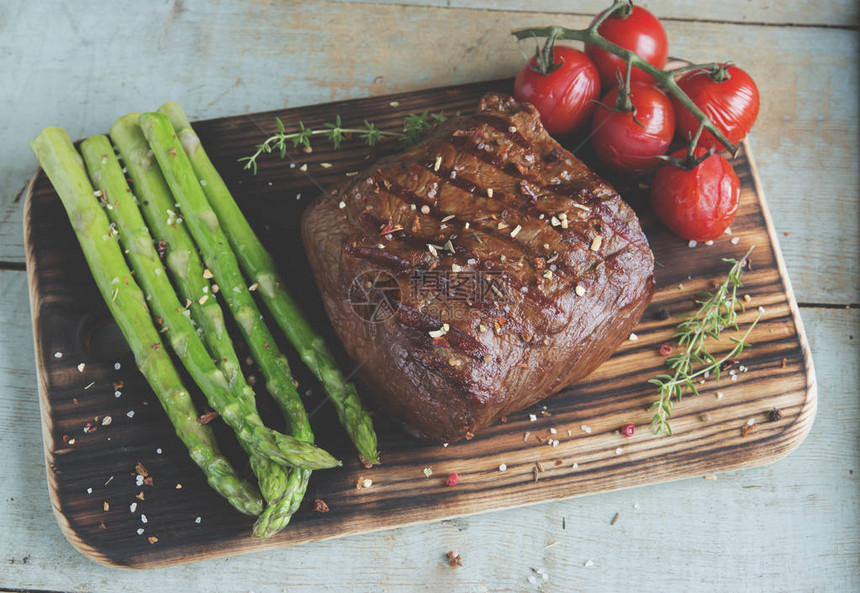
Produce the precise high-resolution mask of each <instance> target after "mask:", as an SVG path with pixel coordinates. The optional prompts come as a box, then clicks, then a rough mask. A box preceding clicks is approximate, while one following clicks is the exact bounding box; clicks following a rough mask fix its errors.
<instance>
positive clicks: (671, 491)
mask: <svg viewBox="0 0 860 593" xmlns="http://www.w3.org/2000/svg"><path fill="white" fill-rule="evenodd" d="M144 5H145V6H146V8H147V9H146V11H143V10H142V9H141V6H144ZM605 5H606V3H604V2H600V1H597V0H583V1H581V2H563V1H562V2H559V1H554V2H551V1H550V0H531V1H528V0H509V1H504V0H477V1H475V2H466V1H465V0H391V1H389V2H361V3H354V2H326V3H299V2H288V1H286V0H281V1H276V2H270V1H266V0H246V1H237V0H221V1H220V2H219V1H205V0H184V1H183V0H173V1H167V0H158V1H150V2H146V3H139V2H131V1H128V2H126V1H119V0H117V1H114V2H98V3H96V2H90V1H83V0H82V1H80V2H75V3H69V2H62V1H60V0H41V1H40V2H23V1H17V2H15V1H11V2H3V3H2V4H0V72H2V73H3V81H2V83H0V121H2V122H3V126H4V129H5V132H4V134H3V137H2V138H3V142H2V143H0V450H2V451H3V454H2V455H0V534H2V535H0V591H30V590H34V591H68V592H71V591H123V592H127V593H136V592H144V591H153V590H155V591H164V592H165V593H168V592H173V591H182V592H197V591H200V592H204V591H205V592H210V591H226V592H232V591H236V592H249V591H254V592H268V591H272V592H282V591H290V592H293V591H389V592H392V593H393V592H411V591H494V592H495V591H535V590H540V591H558V592H568V591H578V590H586V591H612V592H616V591H628V590H633V591H649V590H651V591H657V590H659V591H679V592H681V591H682V592H692V591H703V592H713V591H726V592H732V593H737V592H742V591H751V592H770V591H774V592H777V591H778V592H811V591H815V592H824V591H836V592H842V591H857V590H860V489H858V479H860V397H858V395H860V390H858V383H860V357H858V352H857V341H858V334H860V281H858V280H860V273H858V260H860V245H858V243H859V242H860V214H858V212H860V210H858V207H860V174H858V165H857V163H858V157H857V154H858V123H857V122H858V120H857V118H858V68H857V66H858V53H860V52H858V50H860V48H858V32H857V31H858V5H857V3H856V1H855V0H832V1H830V2H813V0H785V1H782V2H776V1H774V0H758V1H756V2H749V1H748V0H723V1H721V2H717V3H703V2H697V1H694V0H684V1H681V2H678V1H675V2H672V1H670V0H653V1H651V2H647V3H645V6H647V7H648V8H649V9H651V10H652V11H654V12H655V13H657V14H658V15H659V16H661V17H662V18H663V22H664V25H665V27H666V30H667V32H668V34H669V39H670V43H671V50H670V51H671V53H672V54H673V55H677V56H683V57H685V58H688V59H692V60H695V61H710V60H712V59H732V60H734V61H735V62H736V63H738V64H739V65H741V66H743V67H744V68H745V69H747V70H748V71H749V72H750V73H751V74H752V75H753V76H754V78H755V79H756V81H757V83H758V85H759V88H760V90H761V94H762V109H761V113H760V116H759V120H758V124H757V126H756V128H755V131H754V132H753V134H752V136H751V144H752V148H753V151H754V154H755V156H756V159H757V162H758V166H759V172H760V175H761V179H762V184H763V186H764V191H765V194H766V195H767V197H768V202H769V205H770V209H771V212H772V215H773V219H774V222H775V225H776V229H777V231H778V233H779V237H780V240H781V245H782V250H783V253H784V255H785V259H786V263H787V266H788V271H789V275H790V277H791V280H792V283H793V285H794V290H795V293H796V296H797V300H798V302H799V303H800V307H801V315H802V318H803V321H804V323H805V326H806V331H807V333H808V336H809V341H810V344H811V348H812V353H813V358H814V360H815V366H816V370H817V376H818V383H819V387H818V394H819V407H818V416H817V418H816V421H815V425H814V426H813V428H812V431H811V433H810V435H809V437H808V438H807V439H806V441H805V442H804V443H803V444H802V445H801V446H800V448H799V449H798V450H797V451H795V452H794V453H792V454H791V455H790V456H789V457H787V458H785V459H783V460H781V461H779V462H777V463H775V464H773V465H769V466H766V467H762V468H757V469H750V470H744V471H738V472H733V473H727V474H720V475H718V476H716V478H717V479H715V480H702V479H691V480H685V481H681V482H673V483H667V484H660V485H655V486H648V487H644V488H638V489H633V490H624V491H619V492H613V493H609V494H601V495H595V496H591V497H586V498H578V499H571V500H567V501H558V502H553V503H548V504H540V505H535V506H531V507H526V508H522V509H517V510H511V511H504V512H495V513H490V514H486V515H481V516H474V517H469V518H464V519H457V520H451V521H443V522H440V523H435V524H428V525H419V526H413V527H408V528H403V529H397V530H394V531H385V532H380V533H375V534H369V535H363V536H356V537H350V538H344V539H339V540H332V541H327V542H321V543H315V544H307V545H302V546H298V547H294V548H285V549H282V550H277V551H273V552H264V553H258V554H251V555H247V556H241V557H235V558H229V559H221V560H212V561H206V562H201V563H196V564H191V565H185V566H180V567H173V568H168V569H159V570H153V571H148V572H146V573H135V572H128V571H120V570H116V569H110V568H106V567H103V566H99V565H96V564H94V563H92V562H91V561H89V560H87V559H86V558H84V557H83V556H81V555H80V554H79V553H78V552H76V551H75V550H74V549H73V548H72V547H71V545H70V544H69V543H68V542H66V540H65V539H64V538H63V536H62V535H61V533H60V531H59V529H58V527H57V525H56V523H55V520H54V517H53V514H52V512H51V505H50V502H49V498H48V490H47V485H46V482H45V466H44V458H43V453H42V443H41V431H40V416H39V404H38V398H37V393H36V376H35V362H34V357H33V339H32V333H31V327H30V313H29V304H28V297H27V283H26V274H25V271H24V248H23V236H22V228H21V217H22V207H23V203H22V198H21V196H22V191H23V186H24V184H25V183H26V182H27V180H28V179H29V177H30V176H31V175H32V173H33V171H34V170H35V168H36V163H35V160H34V158H33V157H32V155H31V153H30V150H29V147H28V146H27V142H28V141H29V140H30V139H32V138H33V137H34V136H35V135H36V134H37V133H38V131H39V130H40V129H41V128H42V127H44V126H47V125H57V126H61V127H64V128H66V129H67V130H68V131H69V133H70V134H71V136H72V137H83V136H86V135H91V134H95V133H101V132H104V131H106V130H107V128H108V127H109V125H110V123H111V122H113V121H114V120H115V119H116V118H117V117H118V116H120V115H122V114H124V113H126V112H129V111H135V110H141V109H146V108H152V107H155V106H157V105H159V104H160V103H162V102H163V101H165V100H168V99H175V100H178V101H179V102H180V103H182V104H183V105H184V106H185V108H186V110H187V111H188V112H189V115H190V116H191V117H192V119H195V118H206V117H216V116H221V115H228V114H237V113H245V112H253V111H261V110H266V109H275V108H278V107H283V106H296V105H303V104H311V103H318V102H324V101H329V100H334V99H346V98H354V97H363V96H370V95H377V94H385V93H390V92H396V91H402V90H410V89H418V88H427V87H432V86H440V85H446V84H452V83H458V82H468V81H476V80H486V79H493V78H501V77H505V76H512V75H513V74H515V72H516V71H517V69H518V68H519V66H520V64H521V60H522V55H521V52H529V51H530V47H529V44H527V43H524V44H522V45H520V46H518V45H517V44H516V43H515V42H514V41H513V39H512V38H511V37H510V36H509V35H508V32H509V31H510V30H511V29H512V28H514V27H522V26H527V25H537V24H550V23H557V24H563V25H572V26H584V25H586V24H587V23H588V21H589V20H590V15H592V14H594V13H595V12H596V11H598V10H599V9H601V8H602V7H603V6H605ZM616 513H618V514H619V519H618V520H617V522H616V523H615V524H614V525H611V524H610V522H611V520H612V518H613V516H614V515H615V514H616ZM449 550H456V551H457V552H459V553H460V554H461V556H462V558H463V564H464V566H463V567H460V568H450V567H449V566H448V565H447V563H446V561H445V558H444V556H445V553H446V552H448V551H449ZM544 575H545V576H544Z"/></svg>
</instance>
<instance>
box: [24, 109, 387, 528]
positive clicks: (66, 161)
mask: <svg viewBox="0 0 860 593" xmlns="http://www.w3.org/2000/svg"><path fill="white" fill-rule="evenodd" d="M31 147H32V148H33V152H34V153H35V155H36V158H37V159H38V160H39V162H40V164H41V165H42V168H43V169H44V170H45V173H46V174H47V175H48V178H49V179H50V180H51V183H52V184H53V185H54V188H55V189H56V190H57V193H58V194H59V196H60V199H61V201H62V202H63V205H64V207H65V209H66V212H67V214H68V216H69V219H70V220H71V222H72V226H73V227H74V230H75V234H76V236H77V238H78V241H79V243H80V245H81V247H82V249H83V252H84V255H85V257H86V259H87V262H88V264H89V266H90V270H91V271H92V273H93V278H94V279H95V281H96V284H97V285H98V288H99V291H100V292H101V294H102V296H103V297H104V299H105V302H106V303H107V306H108V308H109V309H110V311H111V314H112V315H113V317H114V319H115V320H116V322H117V324H118V325H119V327H120V329H121V330H122V332H123V334H124V335H125V338H126V340H127V341H128V343H129V346H130V347H131V350H132V352H133V354H134V357H135V360H136V362H137V366H138V368H139V369H140V370H141V372H142V373H143V375H144V377H145V378H146V379H147V381H148V382H149V384H150V386H151V387H152V389H153V391H154V392H155V394H156V395H157V396H158V399H159V401H160V402H161V404H162V406H163V407H164V410H165V411H166V412H167V416H168V417H169V418H170V421H171V422H172V423H173V425H174V428H175V429H176V433H177V435H178V436H179V438H180V439H181V440H182V441H183V443H184V444H185V445H186V447H187V448H188V450H189V452H190V454H191V457H192V459H193V460H194V461H195V463H196V464H197V465H198V466H199V467H200V468H201V469H202V470H203V472H204V474H205V475H206V477H207V479H208V481H209V484H210V485H211V486H212V488H213V489H214V490H216V491H217V492H218V493H220V494H221V495H222V496H224V497H225V498H226V499H227V500H228V501H229V502H230V503H231V504H232V505H233V507H234V508H236V509H237V510H239V511H240V512H242V513H246V514H249V515H255V516H258V518H257V521H256V522H255V524H254V535H256V536H257V537H261V538H267V537H271V536H272V535H274V534H275V533H277V532H279V531H280V530H282V529H283V528H284V527H286V526H287V524H288V523H289V521H290V518H291V517H292V515H293V514H294V513H295V512H296V510H297V509H298V507H299V504H300V503H301V501H302V498H303V497H304V493H305V490H306V488H307V484H308V479H309V477H310V473H311V470H317V469H323V468H329V467H334V466H337V465H340V462H339V461H337V460H336V459H335V458H334V457H332V456H331V455H330V454H328V453H327V452H326V451H324V450H322V449H320V448H319V447H316V446H315V445H314V444H313V441H314V435H313V431H312V430H311V426H310V422H309V421H308V417H307V414H306V412H305V409H304V406H303V404H302V402H301V399H300V397H299V394H298V392H297V391H296V384H295V382H294V380H293V377H292V374H291V371H290V367H289V365H288V363H287V359H286V357H285V356H284V355H283V353H281V352H280V350H279V349H278V346H277V344H276V342H275V338H274V336H273V335H272V334H271V332H270V330H269V328H268V327H267V325H266V323H265V321H264V317H263V315H262V314H261V312H260V310H259V308H258V307H257V304H256V301H255V300H254V298H253V296H252V295H251V292H250V291H251V289H250V288H249V285H250V286H253V287H257V289H258V294H259V295H260V296H261V300H262V301H263V303H265V306H266V308H267V309H268V311H269V313H270V314H271V316H272V317H273V318H274V319H275V320H276V322H277V324H278V326H279V327H280V328H281V330H282V331H283V332H284V334H285V335H286V336H287V338H288V339H289V341H290V342H291V344H292V345H293V346H294V347H295V348H296V350H297V351H298V352H299V354H300V356H301V358H302V360H303V361H304V362H305V364H307V365H308V367H309V368H310V369H311V370H312V371H313V372H314V374H315V375H316V376H317V377H318V378H319V380H320V381H321V383H322V385H323V386H324V388H325V390H326V393H327V395H328V396H329V398H330V399H331V401H332V403H333V404H334V405H335V408H336V410H337V413H338V418H339V419H340V421H341V423H342V424H343V426H344V428H345V429H346V430H347V432H348V433H349V435H350V437H351V439H352V441H353V443H354V444H355V446H356V448H357V450H358V452H359V453H360V454H361V455H362V456H363V457H364V458H365V459H366V460H367V461H368V462H370V463H377V462H378V457H377V451H376V434H375V432H374V430H373V425H372V423H371V420H370V416H369V415H368V414H367V412H366V411H365V409H364V408H363V407H362V405H361V401H360V400H359V397H358V393H357V392H356V389H355V387H354V385H353V384H351V383H348V382H347V381H346V380H345V378H344V377H343V375H342V374H341V372H340V371H339V370H338V368H337V366H336V364H335V360H334V357H333V356H332V354H331V352H330V351H329V350H328V348H327V347H326V345H325V343H324V341H323V340H322V338H321V337H320V336H319V335H318V334H317V333H316V332H314V330H313V328H312V327H311V326H310V324H309V323H308V322H307V321H306V320H305V318H304V317H303V316H302V314H301V311H300V310H299V308H298V306H297V305H296V303H295V302H294V301H293V299H292V298H291V297H290V295H289V293H288V292H287V291H286V288H285V285H284V282H283V280H282V279H281V278H280V276H279V275H278V273H277V270H276V268H275V265H274V262H273V260H272V258H271V256H270V255H269V254H268V252H267V251H266V250H265V248H264V247H263V245H262V244H261V243H260V241H259V239H258V238H257V237H256V235H255V234H254V232H253V230H252V229H251V227H250V225H249V224H248V222H247V220H246V219H245V217H244V215H243V214H242V212H241V211H240V209H239V207H238V205H237V204H236V202H235V200H234V199H233V197H232V195H231V194H230V192H229V190H228V189H227V186H226V184H225V183H224V181H223V179H222V178H221V176H220V175H219V174H218V172H217V171H216V170H215V167H214V166H213V165H212V162H211V161H210V160H209V157H208V156H207V155H206V152H205V151H204V150H203V147H202V145H201V143H200V139H199V138H198V137H197V135H196V133H195V132H194V130H193V129H192V127H191V125H190V124H189V123H188V120H187V118H186V117H185V114H184V112H183V111H182V108H181V107H179V105H177V104H176V103H172V102H171V103H166V104H165V105H163V106H162V107H161V108H160V110H159V112H154V113H144V114H142V115H140V114H137V113H132V114H129V115H126V116H124V117H122V118H120V119H119V120H118V121H117V122H116V123H115V124H114V125H113V126H112V127H111V130H110V139H108V138H107V137H106V136H94V137H92V138H88V139H87V140H84V141H83V142H82V143H81V145H80V153H78V151H77V150H76V149H75V147H74V145H73V144H72V143H71V141H70V139H69V136H68V134H67V133H66V132H65V131H63V130H61V129H59V128H46V129H44V130H43V131H42V132H41V133H40V134H39V136H38V137H36V139H35V140H33V142H31ZM117 153H119V156H120V158H121V159H122V161H123V162H124V164H125V166H126V172H127V173H128V175H129V177H130V182H131V183H132V186H129V180H128V179H126V175H125V172H124V171H123V168H122V165H121V164H120V162H119V159H118V157H117ZM156 246H159V248H157V247H156ZM160 250H161V251H163V259H162V256H161V255H160V254H159V251H160ZM165 265H166V269H165ZM171 280H172V282H171ZM213 280H214V283H213V282H212V281H213ZM219 300H220V301H222V302H223V303H226V305H227V310H228V311H229V314H230V315H232V316H233V318H234V320H235V321H236V325H237V326H238V328H239V330H240V332H241V334H242V336H243V338H244V339H245V341H246V342H247V344H248V347H249V349H250V351H251V353H252V356H253V358H254V360H255V361H256V363H257V364H258V365H259V367H260V369H261V370H262V374H263V376H264V378H265V387H266V390H267V391H268V392H269V393H270V394H271V395H272V397H274V398H275V400H276V401H277V403H278V405H279V407H280V408H281V410H282V412H283V414H284V417H285V418H286V421H287V427H288V431H289V432H290V433H291V434H284V433H280V432H277V431H275V430H272V429H271V428H268V427H267V426H266V425H265V424H264V423H263V420H262V418H261V417H260V415H259V413H258V412H257V405H256V395H255V393H254V390H253V389H252V388H251V387H250V385H249V384H248V382H247V381H246V379H245V377H244V375H243V373H242V370H241V367H240V364H239V359H238V356H237V354H236V351H235V349H234V345H233V342H232V340H231V338H230V335H229V334H228V332H227V329H226V327H227V326H226V321H225V318H224V312H223V309H222V307H221V305H220V304H219ZM162 335H163V336H165V338H166V340H165V341H166V343H167V344H169V346H170V348H171V349H172V351H173V353H174V354H175V355H176V356H175V358H178V359H179V360H180V361H181V362H182V364H183V366H184V367H185V369H186V370H187V371H188V374H189V376H190V377H191V378H192V379H193V380H194V382H195V383H196V384H197V386H198V387H199V388H200V390H201V391H202V392H203V394H204V395H205V396H206V399H207V402H208V404H209V405H210V406H211V407H212V409H213V410H215V411H216V412H218V414H219V415H220V417H221V418H223V420H224V422H225V423H226V424H227V425H228V426H229V427H230V428H231V429H232V430H233V432H234V434H235V436H236V438H237V440H238V441H239V443H240V445H241V446H242V448H243V449H244V450H245V451H246V452H247V454H248V456H249V460H250V464H251V468H252V470H253V472H254V474H255V476H256V478H257V485H254V484H252V483H249V482H248V481H245V480H243V479H242V478H241V477H240V476H239V475H238V474H237V472H236V471H235V469H234V468H233V467H231V465H230V463H229V462H228V461H227V459H226V458H225V457H224V455H223V454H222V453H221V452H220V450H219V449H218V445H217V443H216V441H215V438H214V435H213V432H212V430H211V428H210V427H208V426H206V425H202V424H199V423H198V422H197V417H198V414H197V411H196V410H195V408H194V404H193V402H192V401H191V398H190V396H189V393H188V390H187V389H186V388H185V386H184V385H183V383H182V379H181V377H180V375H179V372H178V371H177V369H176V367H175V366H174V360H175V358H174V357H172V356H171V355H170V352H169V351H168V350H167V349H166V348H164V347H163V346H164V344H163V342H162Z"/></svg>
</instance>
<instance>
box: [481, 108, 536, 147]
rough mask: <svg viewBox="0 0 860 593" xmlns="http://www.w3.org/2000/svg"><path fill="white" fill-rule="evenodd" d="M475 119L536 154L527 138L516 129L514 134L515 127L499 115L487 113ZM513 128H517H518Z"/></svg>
mask: <svg viewBox="0 0 860 593" xmlns="http://www.w3.org/2000/svg"><path fill="white" fill-rule="evenodd" d="M474 117H475V119H476V120H478V121H480V122H482V123H485V124H487V125H488V126H490V127H491V128H494V129H495V130H497V131H499V132H501V133H502V134H504V135H505V138H507V139H508V140H511V141H512V142H514V143H515V144H518V145H520V146H522V147H523V148H525V149H526V150H528V151H529V152H531V153H532V154H534V153H535V147H534V145H533V144H532V143H531V142H529V141H528V140H527V139H526V137H525V136H523V135H522V134H520V132H519V130H518V129H515V130H514V131H513V132H512V131H511V127H512V126H513V125H512V124H511V122H509V121H508V120H506V119H503V118H501V117H499V116H497V115H490V114H487V113H479V114H478V115H476V116H474ZM513 127H514V128H516V126H513Z"/></svg>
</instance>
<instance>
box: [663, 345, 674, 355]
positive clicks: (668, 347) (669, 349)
mask: <svg viewBox="0 0 860 593" xmlns="http://www.w3.org/2000/svg"><path fill="white" fill-rule="evenodd" d="M660 354H661V355H663V356H669V355H670V354H672V345H671V344H663V345H662V346H660Z"/></svg>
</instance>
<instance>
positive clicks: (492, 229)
mask: <svg viewBox="0 0 860 593" xmlns="http://www.w3.org/2000/svg"><path fill="white" fill-rule="evenodd" d="M430 166H431V167H432V166H433V163H431V164H430ZM440 179H442V180H443V181H445V180H446V179H445V178H444V177H440ZM384 186H385V187H386V188H387V191H388V192H389V194H390V195H392V196H394V197H396V198H398V199H399V200H401V201H403V202H404V203H406V204H409V203H413V202H418V203H421V204H423V205H426V206H428V207H429V208H430V212H429V213H428V214H426V215H425V216H429V215H432V218H434V219H435V220H436V221H438V222H440V223H441V222H442V219H443V218H445V216H446V215H444V213H443V212H441V211H440V210H439V208H438V207H437V206H436V205H434V204H432V203H430V202H428V201H427V200H426V199H425V198H424V197H423V196H421V195H419V194H417V193H415V192H413V191H412V190H409V189H407V188H405V187H403V186H402V185H400V184H399V183H396V182H394V181H387V180H386V183H385V184H384ZM368 214H369V213H366V212H364V213H362V214H361V215H360V216H366V215H368ZM376 220H377V221H379V224H383V223H384V221H383V220H382V219H380V218H379V217H376ZM464 222H465V221H460V220H456V219H452V220H451V221H449V223H450V224H451V225H452V226H457V227H458V228H459V229H460V231H461V234H462V235H465V232H466V230H467V229H466V228H465V226H464ZM469 226H470V227H472V228H470V229H468V230H473V231H482V232H484V233H485V234H486V235H488V236H491V237H493V238H494V239H497V240H499V241H501V242H504V243H508V244H510V245H512V246H514V248H517V249H518V250H519V251H521V252H522V253H523V255H525V256H526V257H527V258H528V259H529V260H533V259H534V258H546V254H544V253H542V252H540V251H538V250H537V249H535V248H533V247H532V246H531V245H529V244H528V243H525V242H524V241H519V240H517V239H516V238H514V237H511V236H510V233H502V232H500V231H499V229H498V226H494V225H491V224H484V223H482V222H476V221H469ZM398 233H403V234H402V235H396V234H392V236H393V237H394V238H396V239H397V240H399V241H403V242H408V240H407V239H406V237H407V236H410V237H414V235H408V233H407V232H406V230H405V228H404V230H403V231H398ZM411 243H412V244H413V245H418V243H417V242H411ZM451 244H452V245H453V246H454V249H455V251H457V250H458V249H462V250H463V257H462V258H461V259H460V261H461V262H462V261H465V260H467V259H470V258H475V259H478V261H484V258H483V254H481V253H477V252H475V251H473V250H470V249H468V248H467V247H464V246H462V245H459V244H455V243H454V242H453V239H451ZM418 248H419V249H426V243H425V242H423V241H422V242H421V243H420V246H419V247H418ZM466 256H468V257H466ZM595 257H596V256H595ZM597 259H599V258H597ZM554 273H557V274H558V276H559V278H560V279H568V280H569V285H571V286H572V285H573V284H575V283H576V282H578V281H580V280H581V279H582V278H583V277H584V276H585V274H577V273H576V270H573V269H572V268H570V266H568V265H566V264H564V263H563V262H558V263H557V264H556V272H554ZM535 275H536V276H537V272H536V273H535ZM523 285H524V284H520V286H523ZM532 292H533V291H528V293H526V294H529V295H531V293H532ZM542 301H543V302H542V305H543V306H550V307H552V308H553V309H555V310H556V311H559V309H558V307H557V306H555V305H554V304H550V302H549V301H547V299H545V298H544V299H542Z"/></svg>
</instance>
